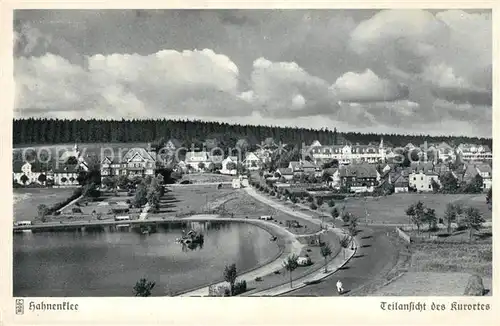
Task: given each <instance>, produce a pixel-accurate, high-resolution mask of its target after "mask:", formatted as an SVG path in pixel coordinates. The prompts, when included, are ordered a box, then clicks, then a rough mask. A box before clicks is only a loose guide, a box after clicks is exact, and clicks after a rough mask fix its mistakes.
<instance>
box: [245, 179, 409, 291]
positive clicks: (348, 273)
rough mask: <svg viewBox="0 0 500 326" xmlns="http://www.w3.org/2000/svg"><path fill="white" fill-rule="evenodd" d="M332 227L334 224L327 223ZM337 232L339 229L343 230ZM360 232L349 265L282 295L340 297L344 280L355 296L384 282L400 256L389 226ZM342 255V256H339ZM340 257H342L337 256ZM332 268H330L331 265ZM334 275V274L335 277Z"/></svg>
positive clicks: (260, 197)
mask: <svg viewBox="0 0 500 326" xmlns="http://www.w3.org/2000/svg"><path fill="white" fill-rule="evenodd" d="M245 190H246V191H247V193H248V194H249V195H251V196H253V197H254V198H255V199H257V200H259V201H261V202H263V203H266V204H268V205H271V206H273V207H275V208H276V209H280V210H282V211H284V212H286V213H288V214H291V215H294V216H297V217H300V218H304V219H308V220H309V221H311V222H313V223H317V224H321V221H320V220H318V219H313V218H311V217H310V216H308V215H307V214H305V213H303V212H298V211H294V210H292V209H290V208H288V207H286V206H285V205H283V204H281V203H279V202H275V201H273V200H271V199H269V198H267V197H265V196H263V195H262V194H260V193H258V192H256V191H255V190H254V189H251V188H245ZM325 224H327V225H329V227H332V226H333V225H332V223H325ZM336 224H337V226H338V227H341V225H342V222H341V221H337V222H336ZM338 227H337V228H335V229H334V230H339V228H338ZM359 228H360V231H361V232H360V233H359V234H358V236H356V244H357V249H356V252H355V253H353V254H352V259H350V261H349V265H348V266H344V267H343V268H341V269H337V270H336V271H335V273H329V274H328V275H327V276H326V277H323V278H322V279H321V282H319V283H317V284H310V285H307V286H302V287H301V288H299V289H294V290H293V291H287V292H286V293H282V294H280V295H284V296H338V295H339V294H338V293H337V289H336V286H335V283H336V282H337V281H338V280H340V281H341V282H342V283H343V285H344V289H345V290H346V291H348V293H351V294H353V295H356V294H359V295H363V294H366V293H365V292H364V291H363V290H364V289H363V288H366V287H368V285H369V284H370V283H372V282H374V281H377V280H380V279H382V278H383V277H384V275H386V273H388V272H389V271H390V270H391V269H392V267H393V266H394V265H395V264H396V262H397V260H398V255H399V248H398V247H397V246H395V245H394V243H392V242H391V241H390V239H389V238H388V237H387V232H388V228H387V226H385V225H384V226H370V227H369V228H368V227H364V226H361V225H360V226H359ZM339 256H340V255H339ZM337 257H338V256H337ZM337 257H336V258H337ZM328 268H329V269H330V266H328ZM332 274H334V275H332Z"/></svg>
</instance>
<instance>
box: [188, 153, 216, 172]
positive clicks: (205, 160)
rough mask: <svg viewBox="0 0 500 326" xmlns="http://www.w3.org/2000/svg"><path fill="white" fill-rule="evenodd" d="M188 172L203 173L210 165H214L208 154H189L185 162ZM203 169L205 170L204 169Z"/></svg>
mask: <svg viewBox="0 0 500 326" xmlns="http://www.w3.org/2000/svg"><path fill="white" fill-rule="evenodd" d="M184 163H185V164H186V167H187V168H188V170H192V171H197V172H199V171H201V170H204V169H206V168H208V165H209V164H210V163H212V161H211V160H210V157H209V154H208V152H205V151H202V152H192V151H191V152H187V153H186V159H185V160H184ZM202 167H203V168H202Z"/></svg>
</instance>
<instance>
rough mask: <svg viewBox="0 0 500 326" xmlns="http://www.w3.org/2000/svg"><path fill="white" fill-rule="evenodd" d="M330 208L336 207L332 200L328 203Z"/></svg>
mask: <svg viewBox="0 0 500 326" xmlns="http://www.w3.org/2000/svg"><path fill="white" fill-rule="evenodd" d="M328 206H330V207H334V206H335V201H334V200H333V199H331V200H330V201H329V202H328Z"/></svg>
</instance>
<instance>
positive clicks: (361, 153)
mask: <svg viewBox="0 0 500 326" xmlns="http://www.w3.org/2000/svg"><path fill="white" fill-rule="evenodd" d="M307 151H308V155H309V156H311V157H312V159H313V160H314V162H315V163H316V164H317V163H319V162H324V161H331V160H334V159H335V160H337V161H338V162H339V164H342V165H348V164H353V163H379V162H385V160H386V153H387V150H386V148H385V147H384V141H383V139H381V141H380V144H379V145H378V146H373V145H359V144H356V145H330V146H309V148H308V150H307Z"/></svg>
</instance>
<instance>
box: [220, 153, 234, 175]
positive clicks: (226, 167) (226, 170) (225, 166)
mask: <svg viewBox="0 0 500 326" xmlns="http://www.w3.org/2000/svg"><path fill="white" fill-rule="evenodd" d="M237 164H238V158H237V157H236V156H228V157H226V158H225V159H224V160H223V161H222V169H221V170H220V173H221V174H229V175H236V174H237V169H236V166H237ZM230 165H234V169H230Z"/></svg>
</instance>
